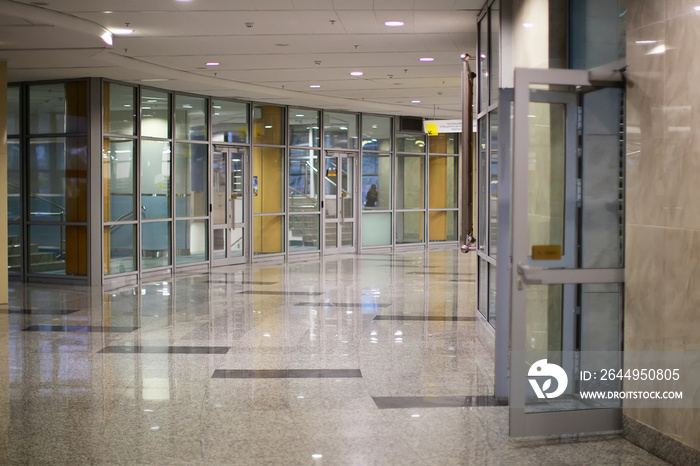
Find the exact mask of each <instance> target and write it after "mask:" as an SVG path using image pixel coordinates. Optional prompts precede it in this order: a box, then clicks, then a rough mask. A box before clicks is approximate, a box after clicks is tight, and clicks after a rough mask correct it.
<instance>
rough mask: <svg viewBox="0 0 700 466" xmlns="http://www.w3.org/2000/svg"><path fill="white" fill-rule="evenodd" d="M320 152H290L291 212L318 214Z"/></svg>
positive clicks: (293, 150)
mask: <svg viewBox="0 0 700 466" xmlns="http://www.w3.org/2000/svg"><path fill="white" fill-rule="evenodd" d="M319 164H320V161H319V151H317V150H300V149H290V151H289V211H290V212H309V211H315V212H318V208H319V206H320V203H319V186H318V178H319Z"/></svg>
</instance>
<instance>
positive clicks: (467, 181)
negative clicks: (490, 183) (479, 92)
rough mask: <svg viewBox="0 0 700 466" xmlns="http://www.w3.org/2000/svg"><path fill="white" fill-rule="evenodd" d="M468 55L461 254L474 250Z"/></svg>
mask: <svg viewBox="0 0 700 466" xmlns="http://www.w3.org/2000/svg"><path fill="white" fill-rule="evenodd" d="M472 59H473V58H472V57H470V56H469V54H466V53H465V54H463V55H462V64H463V65H462V144H461V145H462V161H463V163H462V246H460V249H461V251H462V252H463V253H468V252H469V251H474V250H476V247H475V246H473V244H474V243H476V238H474V161H473V160H472V157H473V154H474V139H473V135H472V128H473V126H474V116H473V109H472V107H473V105H474V78H475V77H476V74H475V73H474V72H472V70H471V68H470V67H469V60H472Z"/></svg>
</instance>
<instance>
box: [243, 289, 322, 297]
mask: <svg viewBox="0 0 700 466" xmlns="http://www.w3.org/2000/svg"><path fill="white" fill-rule="evenodd" d="M238 294H262V295H270V296H319V295H322V294H323V292H322V291H263V290H247V291H240V292H239V293H238Z"/></svg>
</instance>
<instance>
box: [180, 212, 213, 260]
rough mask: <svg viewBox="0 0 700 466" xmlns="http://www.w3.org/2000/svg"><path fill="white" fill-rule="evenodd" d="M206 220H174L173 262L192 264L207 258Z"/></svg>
mask: <svg viewBox="0 0 700 466" xmlns="http://www.w3.org/2000/svg"><path fill="white" fill-rule="evenodd" d="M207 223H208V221H207V220H178V221H176V222H175V263H176V264H177V265H182V264H192V263H195V262H203V261H205V260H207V236H208V234H209V233H208V230H207Z"/></svg>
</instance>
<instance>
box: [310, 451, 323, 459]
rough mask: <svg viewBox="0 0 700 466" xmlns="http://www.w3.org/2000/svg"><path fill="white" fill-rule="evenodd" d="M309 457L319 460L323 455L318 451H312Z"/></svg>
mask: <svg viewBox="0 0 700 466" xmlns="http://www.w3.org/2000/svg"><path fill="white" fill-rule="evenodd" d="M311 457H312V458H313V459H315V460H320V459H321V458H323V455H322V454H320V453H314V454H313V455H311Z"/></svg>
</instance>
